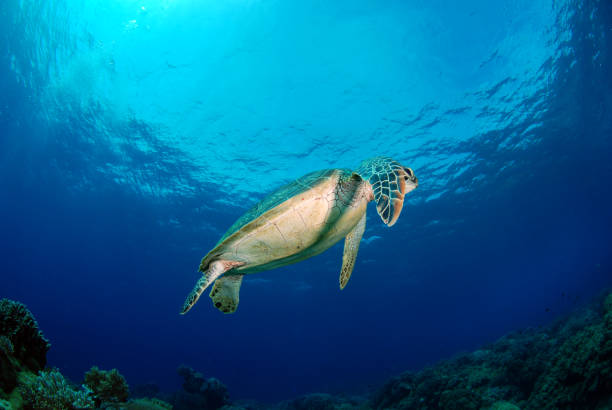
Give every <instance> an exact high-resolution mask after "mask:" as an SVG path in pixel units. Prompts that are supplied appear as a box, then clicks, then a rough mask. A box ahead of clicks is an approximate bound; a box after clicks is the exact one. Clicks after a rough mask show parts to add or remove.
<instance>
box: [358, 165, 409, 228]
mask: <svg viewBox="0 0 612 410" xmlns="http://www.w3.org/2000/svg"><path fill="white" fill-rule="evenodd" d="M357 173H358V174H359V175H361V177H362V178H363V179H364V180H366V181H368V182H369V183H370V185H371V187H372V193H373V194H374V200H375V201H376V210H377V211H378V215H380V218H381V219H382V220H383V222H384V223H385V224H386V225H387V226H393V225H394V224H395V222H396V221H397V218H399V216H400V213H401V212H402V207H403V206H404V196H405V195H406V194H408V193H409V192H410V191H412V190H413V189H415V188H416V187H417V186H418V185H419V180H418V179H417V177H416V176H415V175H414V171H412V169H410V168H408V167H404V166H402V165H401V164H400V163H399V162H397V161H394V160H392V159H391V158H387V157H376V158H372V159H368V160H366V161H363V162H362V163H361V165H360V167H359V170H358V172H357Z"/></svg>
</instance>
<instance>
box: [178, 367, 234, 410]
mask: <svg viewBox="0 0 612 410" xmlns="http://www.w3.org/2000/svg"><path fill="white" fill-rule="evenodd" d="M177 372H178V374H179V375H181V376H182V377H183V380H184V382H183V391H180V392H176V393H175V394H174V395H173V396H172V400H171V402H172V405H173V406H174V408H175V409H177V410H180V409H193V408H201V409H219V408H221V407H223V406H225V405H226V404H229V394H228V392H227V387H226V386H225V385H224V384H223V383H221V381H219V380H218V379H215V378H214V377H211V378H208V379H205V378H204V376H202V374H201V373H199V372H196V371H195V370H193V369H192V368H190V367H187V366H180V367H179V368H178V370H177Z"/></svg>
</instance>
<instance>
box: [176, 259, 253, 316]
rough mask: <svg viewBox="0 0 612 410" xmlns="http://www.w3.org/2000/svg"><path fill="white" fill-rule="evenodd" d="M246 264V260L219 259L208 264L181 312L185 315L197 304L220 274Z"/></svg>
mask: <svg viewBox="0 0 612 410" xmlns="http://www.w3.org/2000/svg"><path fill="white" fill-rule="evenodd" d="M240 265H244V262H235V261H225V260H217V261H214V262H211V263H210V264H209V265H208V269H206V271H205V272H203V274H202V277H201V278H200V279H199V280H198V281H197V283H196V285H195V286H194V287H193V290H192V291H191V293H190V294H189V296H187V299H186V300H185V304H184V305H183V310H182V311H181V314H182V315H184V314H185V313H187V312H188V311H189V309H191V308H192V307H193V305H195V304H196V302H197V301H198V299H200V296H202V293H203V292H204V291H205V290H206V288H207V287H209V286H210V284H211V283H213V282H214V281H215V280H216V279H217V278H218V277H219V276H221V275H223V274H224V273H225V272H227V271H228V270H230V269H232V268H235V267H236V266H240Z"/></svg>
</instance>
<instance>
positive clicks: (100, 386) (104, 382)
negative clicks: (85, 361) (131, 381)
mask: <svg viewBox="0 0 612 410" xmlns="http://www.w3.org/2000/svg"><path fill="white" fill-rule="evenodd" d="M83 384H84V385H85V386H87V388H88V389H89V390H90V396H91V397H92V398H93V400H94V402H95V404H96V406H97V407H100V406H101V404H102V403H109V404H110V403H122V402H125V401H127V399H128V396H129V395H130V391H129V387H128V384H127V382H126V381H125V378H124V377H123V376H122V375H121V374H120V373H119V371H118V370H117V369H112V370H108V371H107V370H100V369H98V367H97V366H93V367H92V368H91V369H90V370H89V371H88V372H87V373H85V380H84V382H83Z"/></svg>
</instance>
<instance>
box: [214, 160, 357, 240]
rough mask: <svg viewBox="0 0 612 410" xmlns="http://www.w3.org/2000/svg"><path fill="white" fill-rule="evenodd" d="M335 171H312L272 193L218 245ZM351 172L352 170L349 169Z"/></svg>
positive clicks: (245, 216) (229, 231)
mask: <svg viewBox="0 0 612 410" xmlns="http://www.w3.org/2000/svg"><path fill="white" fill-rule="evenodd" d="M333 172H334V170H333V169H324V170H320V171H315V172H311V173H310V174H306V175H304V176H303V177H301V178H299V179H297V180H295V181H293V182H291V183H289V184H287V185H285V186H282V187H280V188H279V189H277V190H276V191H274V192H273V193H271V194H270V195H268V196H267V197H266V198H265V199H264V200H263V201H261V202H259V203H257V204H256V205H255V206H253V207H252V208H251V209H249V210H248V211H247V212H246V213H245V214H244V215H242V217H240V218H238V220H237V221H236V222H234V224H233V225H232V226H231V227H230V228H229V229H228V230H227V232H226V233H225V235H223V237H222V238H221V239H220V240H219V242H217V246H218V245H219V244H220V243H222V242H223V241H224V240H225V239H227V238H228V237H229V236H231V235H232V234H234V233H235V232H237V231H239V230H240V229H241V228H242V227H243V226H244V225H246V224H248V223H249V222H251V221H253V220H255V219H257V218H259V217H260V216H261V215H263V214H264V213H266V212H267V211H269V210H270V209H272V208H274V207H275V206H278V205H280V204H281V203H283V202H284V201H286V200H287V199H289V198H291V197H293V196H295V195H298V194H300V193H302V192H304V191H307V190H309V189H310V188H312V187H313V186H316V185H317V184H318V183H320V182H321V181H324V180H326V179H327V178H329V177H330V175H332V174H333ZM347 172H350V171H347Z"/></svg>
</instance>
